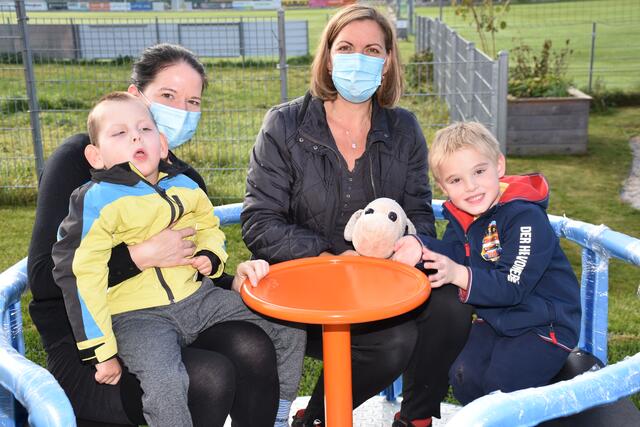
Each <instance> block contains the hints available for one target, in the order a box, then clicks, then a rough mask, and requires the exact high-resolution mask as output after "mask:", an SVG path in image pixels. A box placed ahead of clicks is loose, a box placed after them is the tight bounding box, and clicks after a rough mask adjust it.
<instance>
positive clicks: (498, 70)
mask: <svg viewBox="0 0 640 427" xmlns="http://www.w3.org/2000/svg"><path fill="white" fill-rule="evenodd" d="M508 85H509V53H508V52H506V51H503V50H501V51H500V52H498V59H497V61H494V62H493V82H492V86H493V96H492V102H491V110H492V115H493V117H492V118H493V123H492V125H493V131H494V135H495V137H496V139H497V140H498V142H499V143H500V151H502V153H504V154H506V153H507V91H508Z"/></svg>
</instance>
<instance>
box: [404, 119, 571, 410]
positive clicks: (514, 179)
mask: <svg viewBox="0 0 640 427" xmlns="http://www.w3.org/2000/svg"><path fill="white" fill-rule="evenodd" d="M429 168H430V170H431V171H432V173H433V175H434V177H435V179H436V181H437V183H438V185H439V186H440V188H441V189H442V190H443V191H444V192H445V193H446V195H447V196H448V197H449V200H448V201H446V202H445V203H444V215H445V218H446V219H448V220H449V224H448V225H447V228H446V230H445V232H444V235H443V237H442V240H437V239H435V238H432V237H428V236H420V239H421V241H422V243H423V244H424V247H423V248H421V251H422V253H421V255H422V260H423V261H424V268H425V269H432V270H437V271H436V272H432V273H431V274H430V275H429V280H430V281H431V286H432V287H434V288H435V287H440V286H442V285H444V284H447V283H452V284H454V285H456V286H458V287H459V288H460V289H459V298H460V301H462V302H463V303H467V304H472V305H473V306H474V307H475V311H476V314H477V319H476V320H475V321H474V323H473V325H472V328H471V332H470V335H469V338H468V340H467V343H466V344H465V347H464V348H463V350H462V352H461V353H460V354H459V355H458V358H457V359H456V361H455V362H454V364H453V366H452V367H451V369H450V371H449V381H450V383H451V385H452V386H453V391H454V396H455V397H456V398H457V399H458V400H459V401H460V402H461V403H463V404H467V403H469V402H471V401H473V400H475V399H477V398H478V397H481V396H484V395H485V394H488V393H491V392H493V391H495V390H501V391H503V392H510V391H515V390H520V389H523V388H527V387H537V386H541V385H545V384H548V382H549V381H550V380H551V379H552V378H553V377H554V376H555V375H556V374H557V373H558V371H559V370H560V368H561V367H562V366H563V364H564V363H565V361H566V359H567V356H568V355H569V353H570V352H571V350H572V348H573V347H574V346H575V345H576V344H577V342H578V334H579V331H580V287H579V285H578V282H577V280H576V277H575V275H574V273H573V270H572V269H571V265H570V264H569V261H568V260H567V258H566V256H565V255H564V253H563V252H562V249H561V248H560V244H559V241H558V237H557V236H556V234H555V233H554V231H553V229H552V227H551V224H550V223H549V220H548V218H547V214H546V212H545V209H546V207H547V203H548V198H549V187H548V185H547V181H546V180H545V178H544V177H543V176H542V175H539V174H532V175H523V176H505V158H504V156H503V155H502V153H501V152H500V149H499V145H498V142H497V141H496V139H495V138H494V137H493V135H492V134H491V133H490V132H489V131H488V130H487V129H486V128H485V127H484V126H483V125H481V124H480V123H473V122H469V123H455V124H452V125H450V126H448V127H447V128H445V129H442V130H440V131H438V132H437V133H436V136H435V139H434V141H433V144H432V146H431V149H430V150H429ZM397 249H398V251H397V253H396V255H395V256H394V259H398V260H403V261H405V262H406V261H407V260H415V261H416V262H418V261H419V254H420V252H419V251H420V249H419V248H418V243H417V240H416V239H413V238H412V237H411V236H406V237H405V238H403V240H402V241H401V242H399V244H398V246H397ZM409 262H412V261H409Z"/></svg>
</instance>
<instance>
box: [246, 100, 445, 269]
mask: <svg viewBox="0 0 640 427" xmlns="http://www.w3.org/2000/svg"><path fill="white" fill-rule="evenodd" d="M366 149H367V151H368V152H369V156H368V157H369V161H368V162H367V163H368V165H367V179H366V188H365V193H366V196H367V201H371V200H373V199H375V198H378V197H388V198H391V199H394V200H396V201H397V202H398V203H399V204H400V205H401V206H402V207H403V208H404V210H405V211H406V213H407V216H408V217H409V219H411V221H412V222H413V224H414V225H415V226H416V228H417V231H418V233H421V234H427V235H432V236H433V235H435V228H434V216H433V211H432V209H431V187H430V186H429V178H428V175H427V144H426V142H425V139H424V136H423V134H422V131H421V129H420V126H419V125H418V122H417V121H416V118H415V116H414V115H413V114H411V113H410V112H408V111H406V110H404V109H402V108H393V109H388V108H381V107H380V106H378V105H377V104H376V102H375V100H374V104H373V108H372V118H371V130H370V132H369V136H368V137H367V148H366ZM339 156H340V153H339V152H338V151H337V149H336V148H335V143H334V142H333V137H332V136H331V132H330V130H329V127H328V125H327V120H326V115H325V111H324V106H323V102H322V101H321V100H320V99H317V98H314V97H311V96H310V95H307V96H306V97H304V98H298V99H296V100H293V101H291V102H288V103H285V104H282V105H279V106H276V107H274V108H272V109H271V110H270V111H269V112H268V113H267V115H266V116H265V119H264V122H263V124H262V129H261V130H260V133H259V134H258V136H257V139H256V143H255V145H254V147H253V151H252V153H251V160H250V164H249V172H248V176H247V192H246V195H245V199H244V206H243V210H242V214H241V221H242V236H243V239H244V242H245V244H246V245H247V247H248V248H249V250H250V251H251V252H252V254H253V256H254V257H256V258H262V259H265V260H267V261H268V262H269V263H277V262H282V261H288V260H292V259H297V258H302V257H309V256H317V255H319V254H320V253H321V252H323V251H329V252H332V248H331V244H330V241H329V238H328V236H330V234H331V230H333V229H334V227H335V223H336V217H337V215H338V214H339V212H340V209H339V206H338V203H339V195H340V185H341V179H340V174H341V173H342V167H341V166H340V157H339Z"/></svg>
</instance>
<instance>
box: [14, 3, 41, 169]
mask: <svg viewBox="0 0 640 427" xmlns="http://www.w3.org/2000/svg"><path fill="white" fill-rule="evenodd" d="M15 4H16V17H17V18H18V28H19V30H20V36H21V37H22V65H23V66H24V77H25V83H26V86H27V97H28V98H29V118H30V120H31V138H32V141H33V154H34V156H35V158H36V172H37V176H38V178H39V177H40V173H41V172H42V168H43V166H44V153H43V150H42V133H41V131H40V104H39V103H38V93H37V91H36V79H35V74H34V72H33V60H32V57H31V45H30V43H29V31H28V29H27V21H28V19H29V18H27V13H26V11H25V7H24V0H15Z"/></svg>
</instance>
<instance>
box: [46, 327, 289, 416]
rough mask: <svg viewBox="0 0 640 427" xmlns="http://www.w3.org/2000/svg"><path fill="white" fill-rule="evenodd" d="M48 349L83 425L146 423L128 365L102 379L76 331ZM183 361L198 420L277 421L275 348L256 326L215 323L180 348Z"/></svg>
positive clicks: (55, 372)
mask: <svg viewBox="0 0 640 427" xmlns="http://www.w3.org/2000/svg"><path fill="white" fill-rule="evenodd" d="M47 351H48V355H47V365H48V368H49V370H50V371H51V373H52V374H53V375H54V377H55V378H56V379H57V380H58V382H59V383H60V385H61V386H62V388H63V389H64V391H65V392H66V394H67V396H68V397H69V400H70V401H71V404H72V406H73V409H74V412H75V414H76V416H77V417H78V421H77V422H78V426H79V427H98V426H100V427H115V426H122V425H131V424H135V425H138V424H144V423H145V420H144V418H143V415H142V403H141V397H142V390H141V389H140V383H139V382H138V380H137V379H136V378H135V377H134V376H133V375H132V374H130V373H129V372H128V371H127V370H126V367H124V366H123V375H122V377H121V380H120V382H119V383H118V384H117V385H115V386H113V385H106V384H98V383H97V382H96V381H95V378H94V376H95V372H96V371H95V368H94V367H93V366H90V365H83V364H81V363H80V359H79V358H78V349H77V347H76V344H75V342H74V341H73V337H68V338H64V339H62V340H60V341H59V342H58V343H56V344H53V345H51V346H50V347H48V349H47ZM182 361H183V363H184V364H185V366H186V368H187V372H188V374H189V377H190V382H189V409H190V410H191V414H192V417H193V421H194V424H195V425H207V426H221V425H222V424H224V422H225V420H226V418H227V414H229V413H231V416H232V418H233V421H234V424H233V425H234V426H235V425H238V426H251V427H254V426H259V425H264V426H267V425H273V419H274V418H275V413H276V409H277V406H278V376H277V370H276V354H275V350H274V348H273V344H272V343H271V340H270V339H269V337H268V336H267V334H266V333H264V332H263V331H262V330H261V329H260V328H259V327H258V326H255V325H252V324H250V323H247V322H227V323H221V324H219V325H216V326H213V327H211V328H209V329H207V330H206V331H205V332H203V333H202V334H201V335H200V337H199V338H198V340H196V341H195V342H194V343H193V344H191V346H189V347H185V348H183V349H182ZM269 421H270V423H269Z"/></svg>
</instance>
